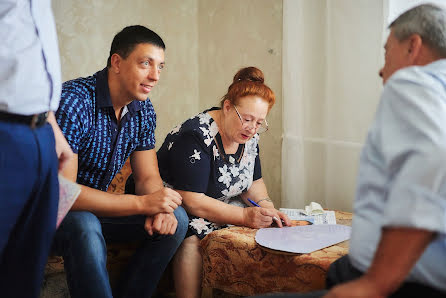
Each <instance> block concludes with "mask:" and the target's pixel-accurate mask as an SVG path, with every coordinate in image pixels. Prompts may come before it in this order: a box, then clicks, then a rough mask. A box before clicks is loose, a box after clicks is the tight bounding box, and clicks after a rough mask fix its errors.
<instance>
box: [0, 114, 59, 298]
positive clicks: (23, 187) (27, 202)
mask: <svg viewBox="0 0 446 298" xmlns="http://www.w3.org/2000/svg"><path fill="white" fill-rule="evenodd" d="M55 148H56V147H55V143H54V133H53V130H52V128H51V126H50V125H49V124H45V125H43V126H42V127H39V128H35V129H31V128H30V127H29V126H27V125H24V124H18V123H8V122H3V121H0V295H1V296H2V297H26V298H29V297H39V293H40V286H41V283H42V279H43V270H44V268H45V264H46V262H47V259H48V253H49V251H50V246H51V242H52V239H53V235H54V233H55V231H56V217H57V206H58V202H59V183H58V179H57V172H58V160H57V156H56V149H55Z"/></svg>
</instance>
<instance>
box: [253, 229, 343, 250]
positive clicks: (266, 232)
mask: <svg viewBox="0 0 446 298" xmlns="http://www.w3.org/2000/svg"><path fill="white" fill-rule="evenodd" d="M350 233H351V227H349V226H344V225H310V226H297V227H284V228H265V229H259V230H258V231H257V233H256V238H255V239H256V242H257V243H258V244H260V245H262V246H264V247H267V248H271V249H275V250H281V251H286V252H293V253H310V252H313V251H316V250H319V249H322V248H325V247H328V246H331V245H334V244H336V243H339V242H342V241H345V240H348V239H350Z"/></svg>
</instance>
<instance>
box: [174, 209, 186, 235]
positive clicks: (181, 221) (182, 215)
mask: <svg viewBox="0 0 446 298" xmlns="http://www.w3.org/2000/svg"><path fill="white" fill-rule="evenodd" d="M173 213H174V214H175V217H176V218H177V221H178V226H177V230H176V232H175V236H177V237H178V238H181V241H183V239H184V236H186V232H187V227H188V225H189V217H188V216H187V213H186V211H185V210H184V208H183V207H181V206H178V208H177V209H175V211H174V212H173Z"/></svg>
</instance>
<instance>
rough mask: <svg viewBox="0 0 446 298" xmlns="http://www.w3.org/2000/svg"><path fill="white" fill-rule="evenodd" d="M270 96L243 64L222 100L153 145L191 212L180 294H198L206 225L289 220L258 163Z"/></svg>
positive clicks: (178, 264)
mask: <svg viewBox="0 0 446 298" xmlns="http://www.w3.org/2000/svg"><path fill="white" fill-rule="evenodd" d="M274 102H275V95H274V93H273V91H272V90H271V89H270V88H269V87H268V86H267V85H265V84H264V76H263V73H262V71H261V70H259V69H258V68H255V67H246V68H242V69H240V70H239V71H238V72H237V73H236V75H235V76H234V80H233V83H232V84H231V85H230V86H229V88H228V92H227V94H226V95H225V96H223V98H222V100H221V105H220V107H219V108H211V109H209V110H206V111H204V112H203V113H200V114H198V115H197V116H195V117H192V118H190V119H188V120H186V121H185V122H183V123H182V124H180V125H178V126H177V127H175V128H174V129H173V130H172V131H171V132H170V133H169V134H168V135H167V137H166V139H165V141H164V143H163V145H162V147H161V148H160V150H159V151H158V164H159V168H160V174H161V177H162V178H163V181H164V182H165V183H166V184H167V185H169V186H170V187H172V188H173V189H175V190H176V191H178V192H179V193H180V194H181V196H182V197H183V207H184V208H185V209H186V211H187V213H188V214H189V230H188V233H187V235H186V239H185V240H184V242H183V243H182V245H181V246H180V248H179V249H178V251H177V253H176V256H175V257H174V279H175V287H176V292H177V297H200V296H201V295H200V293H201V266H202V263H201V255H200V252H199V250H198V243H199V240H200V239H202V238H203V237H204V236H206V235H207V234H208V233H210V232H212V231H214V230H216V229H220V228H224V227H226V224H232V225H238V226H246V227H251V228H264V227H268V226H270V225H271V224H273V223H275V224H276V225H277V226H279V227H282V226H283V225H290V220H289V219H288V217H287V216H286V215H285V214H283V213H281V212H279V211H278V210H276V209H275V208H274V204H273V203H272V201H271V200H270V199H269V196H268V192H267V190H266V186H265V183H264V182H263V179H262V173H261V168H260V159H259V147H258V142H259V134H260V133H262V132H265V131H267V130H268V123H267V121H266V116H267V115H268V112H269V111H270V109H271V108H272V106H273V105H274ZM248 199H249V200H251V201H253V202H255V203H256V205H258V206H260V207H258V206H253V204H252V203H251V202H250V201H249V200H248ZM245 207H246V208H245Z"/></svg>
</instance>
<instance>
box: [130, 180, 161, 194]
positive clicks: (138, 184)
mask: <svg viewBox="0 0 446 298" xmlns="http://www.w3.org/2000/svg"><path fill="white" fill-rule="evenodd" d="M158 177H159V176H158ZM158 177H153V178H147V179H144V180H136V179H135V193H136V194H137V195H147V194H151V193H154V192H156V191H158V190H160V189H162V188H163V180H161V178H158Z"/></svg>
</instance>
